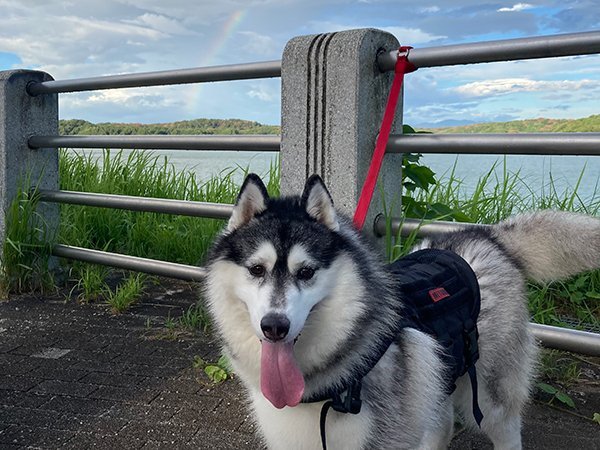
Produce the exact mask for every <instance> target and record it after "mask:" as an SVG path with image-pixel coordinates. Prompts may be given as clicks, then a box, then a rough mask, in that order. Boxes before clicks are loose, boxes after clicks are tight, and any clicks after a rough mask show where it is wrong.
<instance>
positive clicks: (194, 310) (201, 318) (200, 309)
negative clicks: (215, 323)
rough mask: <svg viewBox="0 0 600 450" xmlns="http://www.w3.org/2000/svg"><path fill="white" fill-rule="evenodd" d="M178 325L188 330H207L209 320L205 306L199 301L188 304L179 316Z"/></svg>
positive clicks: (209, 323) (209, 324)
mask: <svg viewBox="0 0 600 450" xmlns="http://www.w3.org/2000/svg"><path fill="white" fill-rule="evenodd" d="M179 325H180V326H181V327H183V328H185V329H186V330H189V331H197V330H202V331H203V332H207V331H209V330H210V326H211V322H210V316H209V314H208V310H207V309H206V306H204V304H203V303H201V302H198V303H196V304H194V305H192V306H190V307H189V308H188V309H187V311H185V312H184V313H183V314H182V315H181V317H180V318H179Z"/></svg>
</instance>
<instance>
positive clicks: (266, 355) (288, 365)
mask: <svg viewBox="0 0 600 450" xmlns="http://www.w3.org/2000/svg"><path fill="white" fill-rule="evenodd" d="M293 346H294V343H293V342H289V343H282V342H279V343H276V344H273V343H271V342H266V341H262V354H261V359H260V390H261V391H262V393H263V395H264V396H265V397H266V398H267V399H268V400H269V401H270V402H271V403H273V406H275V408H278V409H281V408H283V407H284V406H296V405H297V404H298V403H300V399H301V398H302V394H303V393H304V377H303V376H302V372H300V369H299V368H298V365H297V364H296V360H295V359H294V348H293Z"/></svg>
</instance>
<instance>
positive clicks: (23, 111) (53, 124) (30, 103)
mask: <svg viewBox="0 0 600 450" xmlns="http://www.w3.org/2000/svg"><path fill="white" fill-rule="evenodd" d="M48 80H52V77H51V76H50V75H48V74H47V73H44V72H38V71H32V70H9V71H3V72H0V242H4V239H5V237H6V234H5V233H6V213H7V211H8V208H9V206H10V204H11V202H12V201H13V199H14V198H15V195H16V193H17V190H18V189H19V188H21V189H27V188H29V187H33V186H36V187H39V188H41V189H58V152H57V151H56V149H48V148H42V149H37V150H33V149H30V148H29V146H28V145H27V140H28V138H29V137H30V136H33V135H57V134H58V100H57V95H56V94H48V95H39V96H37V97H32V96H30V95H29V94H28V93H27V90H26V89H27V84H28V83H30V82H33V81H38V82H40V81H48ZM25 183H29V184H30V186H25ZM38 212H39V213H40V215H41V217H43V219H44V223H45V225H46V229H47V231H49V232H50V233H52V232H53V231H54V230H55V229H56V227H57V225H58V213H59V210H58V205H56V204H52V203H41V204H40V205H38ZM1 251H2V246H1V245H0V256H1Z"/></svg>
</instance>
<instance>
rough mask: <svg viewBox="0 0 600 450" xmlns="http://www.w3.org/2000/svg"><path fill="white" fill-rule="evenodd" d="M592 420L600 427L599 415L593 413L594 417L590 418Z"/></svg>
mask: <svg viewBox="0 0 600 450" xmlns="http://www.w3.org/2000/svg"><path fill="white" fill-rule="evenodd" d="M592 420H593V421H594V422H596V423H597V424H598V425H600V413H597V412H595V413H594V415H593V416H592Z"/></svg>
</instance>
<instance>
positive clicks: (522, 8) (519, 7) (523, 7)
mask: <svg viewBox="0 0 600 450" xmlns="http://www.w3.org/2000/svg"><path fill="white" fill-rule="evenodd" d="M533 7H534V6H533V5H530V4H529V3H517V4H515V5H513V6H511V7H510V8H506V7H504V8H500V9H498V10H497V11H498V12H516V11H525V10H526V9H531V8H533Z"/></svg>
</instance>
